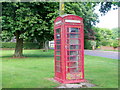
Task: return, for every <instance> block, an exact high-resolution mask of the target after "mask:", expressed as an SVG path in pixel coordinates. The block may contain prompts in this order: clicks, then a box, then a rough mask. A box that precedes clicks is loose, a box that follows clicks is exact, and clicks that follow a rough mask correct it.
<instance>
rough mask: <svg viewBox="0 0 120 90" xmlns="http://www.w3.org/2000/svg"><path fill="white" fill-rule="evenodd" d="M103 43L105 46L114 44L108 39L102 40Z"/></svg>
mask: <svg viewBox="0 0 120 90" xmlns="http://www.w3.org/2000/svg"><path fill="white" fill-rule="evenodd" d="M101 43H102V44H101V45H103V46H112V41H109V40H108V41H106V40H103V41H101Z"/></svg>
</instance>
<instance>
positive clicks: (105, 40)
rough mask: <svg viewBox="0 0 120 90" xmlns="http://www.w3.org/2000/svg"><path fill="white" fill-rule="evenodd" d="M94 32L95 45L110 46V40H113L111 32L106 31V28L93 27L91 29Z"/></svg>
mask: <svg viewBox="0 0 120 90" xmlns="http://www.w3.org/2000/svg"><path fill="white" fill-rule="evenodd" d="M92 29H93V30H94V31H95V37H96V45H97V47H98V46H101V45H103V46H111V45H112V43H111V41H112V39H113V33H112V30H110V29H106V28H98V27H93V28H92Z"/></svg>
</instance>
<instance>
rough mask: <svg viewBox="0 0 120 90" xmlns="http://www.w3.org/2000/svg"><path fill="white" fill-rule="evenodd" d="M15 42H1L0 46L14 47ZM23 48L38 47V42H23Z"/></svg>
mask: <svg viewBox="0 0 120 90" xmlns="http://www.w3.org/2000/svg"><path fill="white" fill-rule="evenodd" d="M15 46H16V43H14V42H2V46H1V48H15ZM23 48H24V49H39V48H40V46H39V45H38V43H32V42H25V43H24V44H23Z"/></svg>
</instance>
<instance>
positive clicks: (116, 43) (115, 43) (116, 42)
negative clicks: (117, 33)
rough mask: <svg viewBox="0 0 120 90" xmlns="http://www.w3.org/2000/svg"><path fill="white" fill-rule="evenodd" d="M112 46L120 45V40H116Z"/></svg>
mask: <svg viewBox="0 0 120 90" xmlns="http://www.w3.org/2000/svg"><path fill="white" fill-rule="evenodd" d="M112 46H113V47H114V48H117V47H119V46H120V44H119V42H118V40H114V41H113V44H112Z"/></svg>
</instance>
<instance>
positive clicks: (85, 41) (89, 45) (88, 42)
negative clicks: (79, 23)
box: [84, 40, 92, 50]
mask: <svg viewBox="0 0 120 90" xmlns="http://www.w3.org/2000/svg"><path fill="white" fill-rule="evenodd" d="M84 49H90V50H91V49H92V45H91V40H84Z"/></svg>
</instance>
